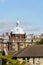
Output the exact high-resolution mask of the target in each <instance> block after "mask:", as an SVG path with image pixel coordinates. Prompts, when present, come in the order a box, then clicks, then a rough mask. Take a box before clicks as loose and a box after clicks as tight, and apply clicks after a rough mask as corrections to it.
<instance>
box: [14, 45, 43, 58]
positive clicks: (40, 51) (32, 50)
mask: <svg viewBox="0 0 43 65" xmlns="http://www.w3.org/2000/svg"><path fill="white" fill-rule="evenodd" d="M13 57H43V45H31V46H28V47H27V48H25V49H23V50H22V51H21V52H18V53H16V54H15V55H13Z"/></svg>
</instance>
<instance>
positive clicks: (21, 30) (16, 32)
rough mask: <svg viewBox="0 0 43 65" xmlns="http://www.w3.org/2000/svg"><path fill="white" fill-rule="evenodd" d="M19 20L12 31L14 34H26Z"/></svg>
mask: <svg viewBox="0 0 43 65" xmlns="http://www.w3.org/2000/svg"><path fill="white" fill-rule="evenodd" d="M19 23H20V22H19V20H17V22H16V27H15V28H14V29H13V30H12V31H11V32H12V34H24V31H23V29H22V28H21V27H20V26H19Z"/></svg>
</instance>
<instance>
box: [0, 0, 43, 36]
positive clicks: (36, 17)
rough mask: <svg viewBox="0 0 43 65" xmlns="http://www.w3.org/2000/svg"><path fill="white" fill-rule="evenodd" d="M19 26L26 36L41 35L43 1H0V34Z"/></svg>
mask: <svg viewBox="0 0 43 65" xmlns="http://www.w3.org/2000/svg"><path fill="white" fill-rule="evenodd" d="M17 18H18V19H19V21H20V26H21V27H22V28H23V29H24V31H25V33H27V34H36V35H39V34H41V33H43V0H0V34H2V33H5V32H10V31H11V29H13V28H14V27H15V26H16V21H17Z"/></svg>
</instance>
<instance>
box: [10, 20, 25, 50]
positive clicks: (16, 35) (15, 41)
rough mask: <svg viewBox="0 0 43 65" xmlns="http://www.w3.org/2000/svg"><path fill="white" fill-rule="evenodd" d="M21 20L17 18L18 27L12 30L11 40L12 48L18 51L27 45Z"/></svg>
mask: <svg viewBox="0 0 43 65" xmlns="http://www.w3.org/2000/svg"><path fill="white" fill-rule="evenodd" d="M19 24H20V21H19V20H17V22H16V27H15V28H14V29H13V30H12V31H11V34H10V42H11V44H12V49H15V50H16V51H17V50H19V49H21V48H25V47H26V44H25V42H26V34H25V33H24V31H23V29H22V28H21V27H20V26H19Z"/></svg>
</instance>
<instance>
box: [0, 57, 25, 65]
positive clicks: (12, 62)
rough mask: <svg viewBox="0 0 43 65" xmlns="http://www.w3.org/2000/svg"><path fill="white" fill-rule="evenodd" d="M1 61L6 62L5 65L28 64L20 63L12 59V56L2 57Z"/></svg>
mask: <svg viewBox="0 0 43 65" xmlns="http://www.w3.org/2000/svg"><path fill="white" fill-rule="evenodd" d="M0 59H2V60H4V61H5V63H4V64H3V65H25V64H26V62H25V61H23V62H22V63H20V61H18V60H14V59H12V56H0Z"/></svg>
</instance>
